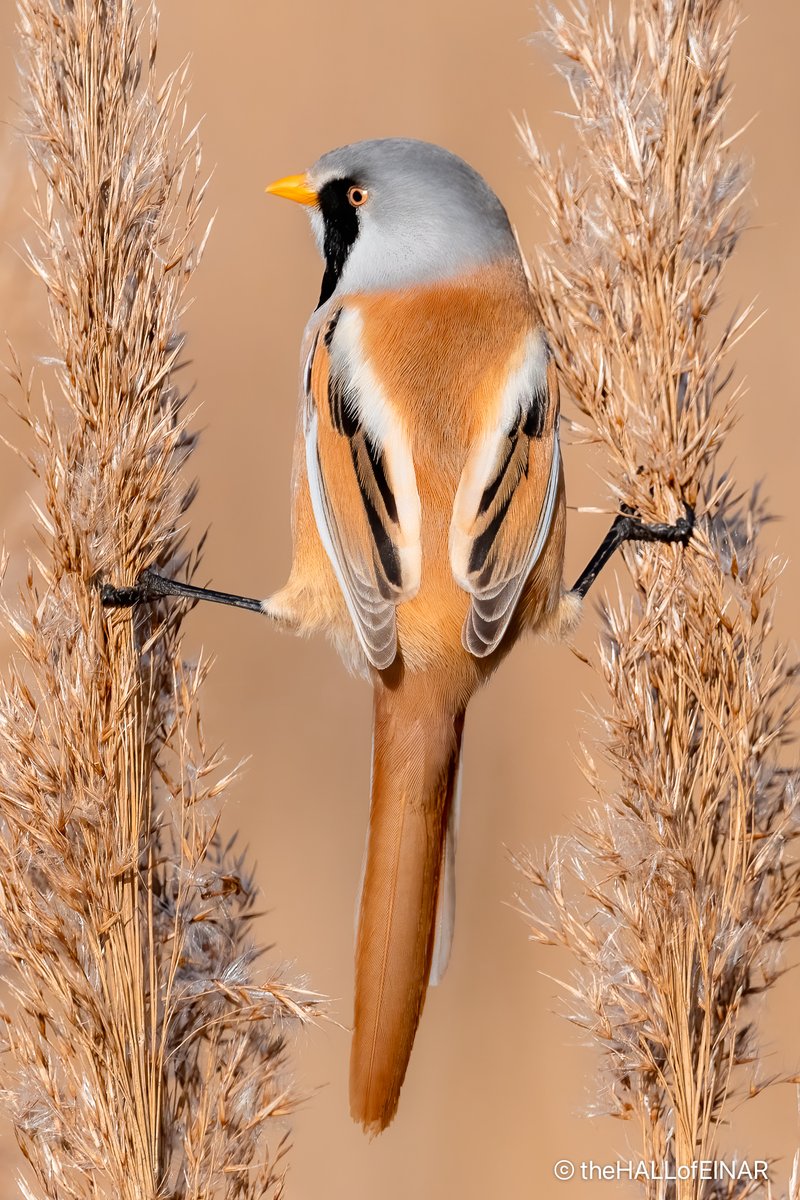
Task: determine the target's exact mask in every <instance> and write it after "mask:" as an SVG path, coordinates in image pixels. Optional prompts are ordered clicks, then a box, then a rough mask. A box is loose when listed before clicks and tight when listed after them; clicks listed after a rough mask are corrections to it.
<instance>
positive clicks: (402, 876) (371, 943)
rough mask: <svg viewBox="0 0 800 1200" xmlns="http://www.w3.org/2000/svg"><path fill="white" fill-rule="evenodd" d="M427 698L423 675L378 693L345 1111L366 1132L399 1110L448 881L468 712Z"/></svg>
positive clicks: (377, 1129) (379, 1127)
mask: <svg viewBox="0 0 800 1200" xmlns="http://www.w3.org/2000/svg"><path fill="white" fill-rule="evenodd" d="M432 700H433V697H432V695H431V692H430V690H428V691H427V694H426V689H425V688H424V687H423V686H421V685H420V681H416V686H415V687H414V688H413V689H412V688H411V687H410V686H409V684H408V683H401V684H400V686H399V687H398V688H396V689H395V690H389V689H386V688H384V687H383V686H382V685H380V684H379V685H378V686H377V688H376V692H375V712H374V735H373V736H374V749H373V764H372V804H371V809H370V823H369V838H368V843H367V861H366V870H365V874H364V885H363V890H362V894H361V913H360V916H359V922H358V938H357V944H356V984H355V1024H354V1030H353V1046H352V1051H351V1056H350V1111H351V1113H352V1116H353V1120H355V1121H358V1122H360V1124H362V1125H363V1126H364V1128H365V1129H366V1130H368V1131H369V1132H371V1133H379V1132H380V1131H381V1130H382V1129H385V1128H386V1126H387V1125H388V1124H389V1122H390V1121H391V1120H392V1117H393V1116H394V1114H395V1112H396V1110H397V1102H398V1099H399V1096H400V1088H401V1087H402V1084H403V1079H404V1078H405V1073H406V1068H407V1066H408V1060H409V1057H410V1055H411V1047H412V1045H413V1043H414V1035H415V1034H416V1031H417V1025H418V1024H419V1019H420V1014H421V1012H422V1006H423V1004H424V1001H425V993H426V991H427V988H428V980H429V976H430V973H431V960H432V956H433V949H434V941H435V935H436V926H437V906H439V905H446V904H447V897H446V896H444V895H440V892H444V891H445V890H447V891H449V890H450V889H443V888H442V887H441V882H442V876H443V871H444V859H445V840H446V836H447V827H448V818H449V815H450V809H451V805H452V804H453V796H454V791H455V787H456V780H457V776H458V760H459V753H460V749H461V734H462V730H463V726H464V714H463V711H462V712H459V713H456V714H455V715H454V714H453V713H452V712H451V713H447V712H441V711H440V712H435V711H434V706H433V704H432ZM440 916H441V914H440ZM438 924H439V925H441V920H440V921H439V922H438ZM442 936H443V935H442V933H441V932H440V934H439V938H440V941H441V939H442ZM444 938H445V941H446V932H445V934H444ZM438 956H439V955H438V951H437V957H438ZM445 956H446V950H445Z"/></svg>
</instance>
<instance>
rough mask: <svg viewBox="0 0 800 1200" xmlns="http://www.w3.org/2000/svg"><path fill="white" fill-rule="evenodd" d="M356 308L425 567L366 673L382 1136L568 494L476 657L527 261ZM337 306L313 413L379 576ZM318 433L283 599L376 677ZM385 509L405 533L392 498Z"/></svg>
mask: <svg viewBox="0 0 800 1200" xmlns="http://www.w3.org/2000/svg"><path fill="white" fill-rule="evenodd" d="M342 305H343V306H346V308H347V309H348V310H355V311H356V312H357V313H358V318H359V326H358V328H359V333H360V347H361V352H362V353H363V357H364V360H365V361H366V362H367V363H368V365H369V368H370V371H371V373H372V376H373V377H374V380H375V382H376V384H377V385H379V387H380V389H381V392H382V394H383V395H384V396H385V397H389V398H390V404H391V410H392V416H393V419H394V420H396V424H397V431H398V433H397V436H398V437H400V435H401V434H402V436H403V437H405V438H406V439H407V443H408V450H409V452H410V456H411V459H412V460H413V470H414V482H415V487H416V492H417V494H418V497H419V512H420V520H419V538H420V544H421V546H420V548H421V563H422V570H421V575H420V578H419V586H418V587H417V589H416V591H414V592H413V594H412V595H410V596H409V598H407V599H404V600H403V601H402V602H400V603H399V604H397V605H396V607H395V608H393V609H392V616H393V617H394V618H395V620H396V640H397V650H396V657H395V659H394V661H393V662H392V665H391V666H390V667H389V668H388V669H383V670H376V669H374V668H369V666H368V664H367V669H369V670H370V673H371V675H372V677H373V681H374V687H375V704H374V751H373V773H372V774H373V777H372V796H371V813H370V832H369V839H368V851H367V861H366V868H365V877H364V883H363V889H362V897H361V912H360V917H359V923H358V936H357V945H356V985H355V1020H354V1034H353V1047H352V1056H351V1071H350V1097H351V1110H352V1113H353V1116H354V1118H355V1119H356V1120H357V1121H359V1122H361V1123H362V1124H363V1125H364V1126H365V1127H366V1128H367V1129H369V1130H371V1131H373V1132H374V1131H379V1130H380V1129H383V1128H384V1127H385V1126H386V1125H387V1124H388V1122H389V1121H390V1120H391V1118H392V1117H393V1115H394V1112H395V1110H396V1107H397V1101H398V1096H399V1092H400V1087H401V1084H402V1082H403V1078H404V1076H405V1072H406V1067H407V1065H408V1060H409V1055H410V1053H411V1047H412V1044H413V1039H414V1034H415V1032H416V1028H417V1024H418V1021H419V1016H420V1013H421V1010H422V1005H423V1003H424V998H425V992H426V989H427V985H428V976H429V973H430V968H431V955H432V952H433V943H434V924H435V920H436V915H437V902H438V901H439V889H440V884H441V878H442V863H443V854H444V847H445V833H446V828H447V822H448V810H449V806H450V805H451V804H452V803H453V790H454V787H455V778H456V769H457V762H458V754H459V750H460V741H461V730H462V727H463V717H464V712H465V709H466V706H467V704H468V702H469V699H470V697H471V696H472V695H473V693H474V692H475V690H476V689H477V688H478V687H479V686H480V684H481V683H482V682H483V681H484V680H485V679H486V678H487V677H488V676H489V674H490V673H491V672H492V671H493V670H494V669H495V667H496V666H497V663H498V662H499V661H500V659H501V658H502V657H503V656H504V655H505V653H507V651H508V649H509V648H510V647H511V645H512V644H513V642H514V641H515V640H516V638H517V637H518V636H519V634H520V632H521V631H522V629H523V628H524V627H535V626H536V625H539V624H542V623H546V622H547V621H548V620H550V621H552V620H553V619H554V618H555V615H556V614H557V612H558V610H559V606H560V605H561V603H562V598H563V589H562V579H561V568H562V561H563V546H564V491H563V479H561V477H560V474H559V477H558V481H557V483H558V493H557V499H556V502H555V508H554V513H553V518H552V521H551V524H550V528H549V534H548V537H547V540H546V544H545V546H544V549H543V551H542V553H541V554H540V556H539V558H538V561H537V562H536V564H535V566H534V568H533V570H532V572H531V574H530V578H529V579H528V580H527V583H526V584H525V587H524V589H523V592H522V595H521V598H520V600H519V602H518V604H517V605H516V608H515V611H514V614H513V617H512V620H511V623H510V625H509V627H508V629H507V631H506V633H505V635H504V636H503V637H502V639H501V641H500V643H499V645H498V646H497V648H496V649H494V650H493V651H492V652H491V653H490V654H489V655H488V656H487V657H483V658H479V657H475V656H474V655H473V654H471V653H469V651H468V650H467V649H466V648H465V646H464V643H463V640H462V631H463V629H464V625H465V621H466V618H467V615H468V613H469V611H470V605H471V603H472V602H471V599H470V595H469V593H468V592H467V591H466V590H465V588H464V587H462V586H460V585H459V583H458V582H457V580H456V578H455V576H454V573H453V564H452V561H451V551H450V541H451V536H452V534H451V523H452V520H453V512H454V502H455V498H456V494H457V492H458V489H459V482H460V480H461V478H462V475H463V473H464V470H465V466H467V464H468V463H469V462H470V455H471V454H473V453H474V448H475V447H476V446H477V445H479V444H480V442H481V438H482V437H484V435H486V434H487V431H488V432H490V431H491V430H492V428H493V425H494V424H495V423H496V422H497V420H498V403H499V398H500V396H501V393H502V391H503V387H504V384H505V382H506V380H507V379H508V377H509V373H510V372H511V371H512V370H513V369H514V368H515V367H516V366H518V365H519V363H520V362H522V359H523V352H524V346H525V344H526V338H529V337H530V336H533V335H535V334H536V331H537V321H536V315H535V311H534V308H533V305H532V301H531V297H530V294H529V291H528V285H527V281H526V279H525V276H524V274H523V271H522V268H521V265H520V264H519V263H514V262H511V261H509V262H505V263H502V264H498V265H496V266H493V267H491V268H490V269H486V270H483V271H481V272H480V273H475V274H472V275H469V276H467V277H465V278H461V279H459V280H456V281H448V282H444V283H440V284H433V285H425V286H419V287H415V288H407V289H404V290H403V291H400V292H388V293H371V294H370V293H368V294H363V295H358V294H356V295H353V296H347V297H346V298H345V299H344V300H343V302H342ZM337 311H338V308H337V306H335V305H328V306H326V307H325V308H324V309H323V310H322V311H321V312H320V315H319V318H318V321H317V322H316V324H315V326H313V327H312V328H311V329H310V331H309V335H308V338H307V346H306V351H305V353H306V354H307V353H309V352H312V354H313V357H312V361H311V363H310V403H312V404H314V405H315V406H316V408H317V410H318V418H317V423H316V437H317V441H318V446H319V462H320V464H321V468H320V469H321V470H322V471H324V472H326V478H325V486H326V488H327V490H328V492H329V493H330V504H331V506H333V505H335V504H338V505H339V510H340V511H339V515H337V516H336V517H335V520H336V521H337V522H338V525H339V526H340V527H341V528H340V529H339V531H338V532H337V538H338V541H339V542H340V543H341V544H343V545H344V544H346V547H347V548H346V551H345V552H346V553H347V554H348V556H349V557H350V558H351V559H353V558H354V559H355V560H356V561H360V562H361V563H362V564H363V569H364V572H365V574H366V575H369V576H370V580H372V578H373V575H374V569H373V566H372V565H371V557H370V556H371V555H372V543H371V535H370V524H369V521H368V520H367V519H366V517H365V512H364V508H363V506H362V505H361V504H360V502H359V491H360V488H361V487H363V486H364V479H363V470H364V468H363V466H360V465H359V464H360V461H361V460H360V459H359V457H358V454H356V453H355V452H354V451H353V448H352V444H351V443H352V439H353V438H355V437H356V436H357V434H356V433H352V435H351V437H350V440H348V437H347V436H344V435H343V434H342V433H341V432H340V431H337V428H336V418H335V419H333V420H332V418H331V402H332V388H333V385H332V383H331V372H332V371H333V369H334V367H332V365H331V351H330V349H329V346H328V344H327V343H328V342H330V343H331V345H333V337H335V329H334V334H333V335H331V334H330V333H329V330H330V328H331V325H334V327H335V321H336V314H337ZM326 334H327V337H326ZM547 379H548V400H547V405H548V407H547V417H546V421H547V430H546V433H547V436H548V437H550V438H551V440H552V438H553V437H555V436H556V434H557V420H558V397H557V386H556V383H555V376H554V373H553V370H552V367H549V368H548V369H547ZM334 399H335V397H334ZM334 407H335V405H334ZM338 420H339V421H340V423H341V421H342V418H341V416H339V418H338ZM344 423H345V424H347V421H346V420H345V422H344ZM354 423H355V422H353V421H351V422H350V425H348V428H350V426H351V425H353V424H354ZM306 436H307V435H305V434H304V432H303V430H302V429H301V431H300V433H299V435H298V449H297V456H296V467H295V470H296V483H295V506H294V531H295V557H294V563H293V569H292V575H291V577H290V580H289V583H288V585H287V588H286V589H285V590H284V592H283V593H281V594H280V596H279V597H277V598H276V602H277V603H278V604H280V605H283V606H284V607H285V608H291V612H292V616H293V619H294V620H295V621H297V622H298V623H299V625H300V626H301V628H305V629H310V628H319V627H322V628H324V629H325V630H326V631H327V632H328V633H329V635H331V636H332V637H333V638H334V640H335V641H336V643H337V644H338V646H339V648H340V649H343V651H344V653H345V655H346V656H347V657H349V659H350V661H351V662H354V663H356V664H362V669H363V665H364V663H365V659H364V653H363V649H362V647H361V646H360V645H359V642H358V639H357V637H356V635H355V632H354V625H353V621H352V620H351V615H350V613H349V612H348V608H347V606H346V604H345V603H344V601H343V598H342V588H341V586H340V582H339V580H338V579H337V577H336V574H335V572H334V569H333V568H332V566H331V562H330V560H329V554H327V553H326V551H325V549H324V547H323V544H322V541H321V539H320V533H319V529H318V523H317V521H316V519H315V515H314V510H313V506H312V503H311V496H310V491H309V481H308V473H307V459H306V449H305V445H306ZM551 453H552V449H551V447H550V445H549V444H547V445H546V444H545V442H544V441H543V440H541V439H540V440H535V439H534V440H531V441H530V442H529V443H527V442H526V444H525V445H518V446H516V447H515V449H514V454H515V455H516V456H517V457H519V455H522V456H523V457H524V462H522V463H521V464H520V472H519V480H518V482H517V484H516V491H517V493H518V494H517V495H515V496H513V497H512V498H511V502H510V503H509V505H508V509H507V514H506V517H505V521H507V522H508V525H507V527H506V528H504V529H502V534H503V536H505V537H506V538H508V539H510V541H511V542H514V540H515V534H514V529H515V526H514V522H515V521H516V522H517V523H518V524H519V522H520V521H523V520H528V521H530V520H531V519H533V520H534V521H535V517H536V514H537V511H538V507H540V506H541V504H542V497H543V495H544V491H545V487H546V481H547V476H548V472H549V470H550V456H551ZM523 467H524V470H522V468H523ZM359 472H362V474H359ZM388 474H390V472H388V471H387V475H388ZM390 482H391V480H390ZM373 491H375V489H374V487H373ZM498 495H500V493H499V492H498ZM376 505H377V506H378V507H379V508H380V509H381V514H382V517H383V519H384V522H385V523H386V524H387V526H391V522H390V521H389V519H388V517H387V514H386V512H384V509H383V507H382V506H381V504H380V502H379V501H376ZM531 514H533V516H532V517H531ZM504 524H505V522H504ZM392 528H393V527H392ZM523 532H524V531H523ZM397 536H398V537H399V536H400V534H399V533H398V534H397ZM373 557H374V555H373ZM378 574H380V571H378ZM378 582H379V581H378ZM376 594H377V593H376Z"/></svg>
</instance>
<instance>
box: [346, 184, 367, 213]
mask: <svg viewBox="0 0 800 1200" xmlns="http://www.w3.org/2000/svg"><path fill="white" fill-rule="evenodd" d="M368 196H369V192H368V191H367V190H366V188H360V187H351V188H348V189H347V199H348V200H349V201H350V203H351V204H352V206H353V208H361V205H362V204H366V202H367V198H368Z"/></svg>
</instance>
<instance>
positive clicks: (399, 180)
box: [104, 138, 693, 1134]
mask: <svg viewBox="0 0 800 1200" xmlns="http://www.w3.org/2000/svg"><path fill="white" fill-rule="evenodd" d="M267 191H268V192H269V193H271V194H273V195H276V196H279V197H284V198H287V199H290V200H293V201H296V202H297V203H299V204H300V205H301V206H303V207H304V208H305V209H306V211H307V213H308V215H309V217H310V222H311V229H312V233H313V236H314V240H315V241H316V244H317V246H318V248H319V251H320V253H321V256H322V259H323V263H324V269H323V277H322V285H321V291H320V294H319V298H318V301H317V304H316V307H315V308H314V311H313V312H312V315H311V317H310V319H309V321H308V324H307V326H306V329H305V333H304V335H303V340H302V347H301V355H300V382H299V420H298V426H297V434H296V440H295V447H294V465H293V483H292V530H293V555H292V564H291V569H290V572H289V577H288V580H287V582H286V584H285V586H284V587H283V588H281V589H280V590H279V591H277V592H276V593H274V594H273V595H272V596H270V597H269V598H268V599H266V600H257V599H251V598H248V597H239V596H236V595H234V594H232V593H224V592H215V591H212V590H210V589H203V588H198V587H195V586H194V585H191V584H186V583H182V582H180V581H174V580H168V579H165V578H164V577H162V576H160V575H158V574H157V573H155V572H153V571H149V572H145V573H144V575H143V577H142V579H141V580H140V582H139V584H138V585H137V587H136V588H132V589H131V588H128V589H119V588H117V589H115V588H112V587H111V586H110V585H108V586H107V587H106V588H105V590H104V600H105V601H106V603H108V604H118V605H122V604H133V603H137V602H139V601H142V600H154V599H159V598H161V597H163V596H165V595H177V596H188V597H193V598H202V599H211V600H216V601H220V602H222V603H228V604H235V605H238V606H239V607H245V608H250V609H252V610H253V611H257V612H260V613H262V614H264V615H266V616H268V617H269V618H270V619H271V620H272V621H273V622H274V623H275V624H276V625H278V626H279V627H281V628H284V629H286V630H289V631H292V632H294V633H297V634H310V633H321V634H324V635H326V636H327V637H328V638H330V640H331V641H332V642H333V644H334V646H335V647H336V649H337V651H338V653H339V655H340V656H341V658H342V660H343V662H344V664H345V665H346V667H347V668H348V669H349V670H351V671H353V672H354V673H356V674H358V675H361V676H363V677H365V678H366V679H367V680H368V681H369V682H370V683H371V685H372V689H373V737H372V746H373V749H372V777H371V795H370V813H369V826H368V834H367V849H366V855H365V866H364V871H363V880H362V884H361V892H360V903H359V916H358V925H357V934H356V949H355V986H354V1018H353V1034H352V1046H351V1057H350V1109H351V1114H352V1116H353V1118H354V1120H355V1121H356V1122H357V1123H359V1124H361V1125H362V1126H363V1127H364V1129H365V1130H366V1131H367V1132H369V1133H370V1134H375V1133H379V1132H381V1131H382V1130H384V1129H385V1128H386V1127H387V1126H388V1125H389V1123H390V1122H391V1121H392V1119H393V1117H394V1116H395V1114H396V1111H397V1108H398V1102H399V1097H400V1091H401V1088H402V1085H403V1081H404V1079H405V1076H406V1072H407V1068H408V1065H409V1061H410V1057H411V1052H412V1046H413V1043H414V1038H415V1035H416V1032H417V1028H418V1025H419V1021H420V1017H421V1014H422V1010H423V1006H424V1003H425V998H426V993H427V989H428V987H429V986H431V985H434V984H436V983H438V982H439V981H440V980H441V978H442V976H443V974H444V971H445V969H446V967H447V963H448V959H449V957H450V951H451V945H452V939H453V928H454V910H455V849H456V838H457V830H458V822H459V808H460V792H461V774H462V771H461V763H462V748H463V738H464V727H465V717H466V712H467V708H468V705H469V703H470V700H471V699H472V697H473V696H474V695H475V693H476V692H477V691H478V690H479V689H480V688H481V687H482V686H483V685H484V684H486V683H487V681H488V680H489V678H490V677H491V675H492V674H493V672H494V671H495V670H496V669H497V667H498V666H499V664H500V663H501V662H502V661H503V659H504V658H505V657H506V655H507V654H509V653H510V651H511V650H512V648H513V647H514V645H515V644H516V643H517V642H518V641H519V640H520V638H521V637H523V636H524V635H527V634H531V633H535V634H540V635H546V636H549V637H551V638H553V637H554V638H559V637H560V638H563V637H567V636H568V635H569V634H570V633H571V631H572V630H574V628H575V627H576V624H577V623H578V621H579V618H580V613H581V605H582V600H583V597H584V596H585V594H586V591H587V590H588V587H589V586H590V584H591V583H592V582H593V580H594V579H595V578H596V576H597V574H598V572H599V570H600V569H601V567H602V566H603V564H604V563H605V562H606V561H607V560H608V558H609V557H610V555H611V553H613V551H614V549H615V548H616V547H617V546H618V545H619V544H620V543H621V542H622V541H625V540H630V539H634V538H638V539H640V540H645V541H682V542H685V541H686V540H687V538H688V536H689V535H690V532H691V522H692V516H693V514H691V513H690V512H689V511H688V510H687V516H686V517H685V518H683V519H682V520H681V521H678V522H677V523H675V524H673V525H666V524H665V525H644V524H643V523H642V522H640V521H638V520H636V518H635V517H634V515H632V514H631V513H629V512H624V513H621V514H620V515H619V516H618V517H617V519H616V521H615V522H614V524H613V525H612V528H611V531H610V533H609V535H608V537H607V538H606V539H605V541H604V543H603V544H602V546H601V547H600V549H599V550H598V552H597V554H596V555H595V556H594V558H593V559H592V561H591V562H590V564H589V565H588V566H587V568H586V571H584V573H583V574H582V576H581V577H580V579H579V580H578V582H577V583H576V584H575V585H574V586H573V587H572V588H568V587H567V586H566V585H565V583H564V551H565V537H566V501H565V483H564V468H563V461H562V455H561V448H560V439H559V420H560V413H559V385H558V373H557V368H556V362H555V357H554V354H553V351H552V349H551V347H550V345H549V342H548V337H547V333H546V331H545V330H544V328H543V327H542V323H541V320H540V317H539V315H538V310H537V305H536V302H535V297H534V294H533V291H532V288H531V284H530V281H529V276H528V273H527V271H526V267H525V264H524V261H523V257H522V254H521V251H520V247H519V243H518V240H517V237H516V234H515V231H514V229H513V227H512V225H511V222H510V220H509V217H508V214H507V212H506V210H505V208H504V207H503V205H502V203H501V201H500V200H499V199H498V197H497V195H496V194H495V193H494V191H493V190H492V188H491V187H490V186H489V184H488V183H487V182H486V181H485V180H484V179H483V177H482V176H481V175H480V174H479V173H478V172H477V171H476V170H474V169H473V168H472V167H471V166H469V165H468V164H467V163H466V162H465V161H464V160H463V159H462V158H460V157H458V156H457V155H455V154H453V153H452V152H450V151H449V150H446V149H444V148H442V147H440V146H436V145H433V144H431V143H427V142H423V141H418V140H413V139H408V138H383V139H377V140H370V141H361V142H355V143H352V144H350V145H345V146H342V147H340V148H338V149H335V150H332V151H329V152H328V153H326V154H323V155H322V157H320V158H319V159H318V160H317V161H316V162H315V163H314V165H313V166H311V167H310V168H309V169H308V170H306V171H304V172H303V173H302V174H299V175H289V176H285V177H283V178H281V179H279V180H277V181H276V182H275V183H273V184H271V185H270V186H269V187H268V188H267Z"/></svg>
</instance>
